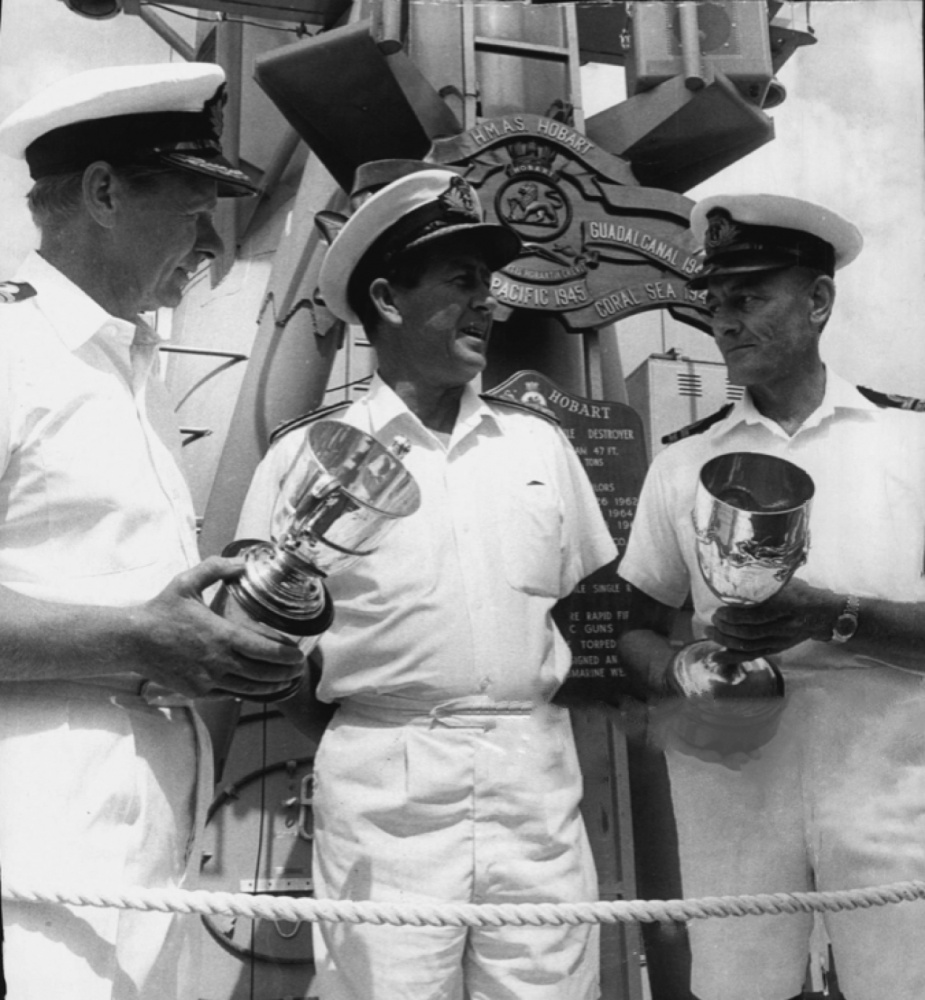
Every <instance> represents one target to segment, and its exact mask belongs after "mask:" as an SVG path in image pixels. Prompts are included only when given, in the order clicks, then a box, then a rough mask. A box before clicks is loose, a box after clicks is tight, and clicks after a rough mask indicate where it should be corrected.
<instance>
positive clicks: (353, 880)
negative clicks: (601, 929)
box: [314, 699, 600, 1000]
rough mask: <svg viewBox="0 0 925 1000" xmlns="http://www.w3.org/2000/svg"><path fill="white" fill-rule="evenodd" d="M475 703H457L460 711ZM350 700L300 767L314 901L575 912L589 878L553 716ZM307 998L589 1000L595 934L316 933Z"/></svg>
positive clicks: (570, 757)
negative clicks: (309, 783) (308, 770)
mask: <svg viewBox="0 0 925 1000" xmlns="http://www.w3.org/2000/svg"><path fill="white" fill-rule="evenodd" d="M475 701H476V700H475V699H473V702H475ZM425 711H426V710H423V711H422V713H421V714H420V715H417V716H413V715H411V714H407V713H405V714H403V713H401V712H395V711H394V710H391V711H390V710H389V709H386V708H383V707H381V706H380V705H368V706H362V705H359V704H357V703H356V702H355V700H351V702H349V703H348V704H347V705H346V706H345V707H342V708H341V709H340V710H339V711H338V713H337V715H336V716H335V718H334V720H333V721H332V723H331V725H330V727H329V728H328V730H327V732H326V733H325V735H324V737H323V739H322V741H321V745H320V747H319V751H318V756H317V759H316V785H315V796H314V809H315V838H316V841H315V847H316V852H315V865H314V871H315V891H316V895H317V896H318V897H319V898H333V899H351V900H375V901H384V902H390V903H407V904H414V903H416V902H417V903H427V904H433V903H434V902H435V901H443V902H466V903H468V902H473V903H522V902H553V903H556V902H586V901H592V900H595V899H597V879H596V875H595V870H594V864H593V860H592V857H591V853H590V848H589V845H588V841H587V836H586V833H585V829H584V825H583V823H582V820H581V816H580V814H579V811H578V805H579V802H580V799H581V775H580V772H579V769H578V760H577V755H576V751H575V746H574V742H573V738H572V732H571V724H570V720H569V716H568V713H567V711H565V710H564V709H560V708H556V707H552V706H542V707H538V708H534V709H533V710H532V711H531V710H530V708H529V707H527V708H526V709H524V708H521V710H520V711H519V713H518V712H517V711H516V710H514V711H512V712H509V711H508V710H506V709H505V708H504V707H503V706H497V707H494V708H493V707H492V706H490V705H486V704H485V703H484V701H483V700H480V701H479V702H478V703H476V704H474V705H473V704H466V703H465V702H459V703H453V704H449V705H446V706H439V707H437V708H435V709H432V710H431V711H430V712H429V713H426V714H425ZM317 931H318V933H316V959H317V961H318V984H319V994H320V996H321V998H322V1000H462V998H463V997H464V996H465V997H466V998H467V1000H565V998H568V1000H595V998H597V997H598V996H599V995H600V994H599V986H598V979H599V971H598V928H597V927H594V926H587V925H586V926H580V927H551V926H550V927H513V926H506V927H486V928H465V927H443V928H436V927H392V926H387V927H386V926H383V927H380V926H374V925H371V924H360V925H352V924H335V923H322V924H319V925H317Z"/></svg>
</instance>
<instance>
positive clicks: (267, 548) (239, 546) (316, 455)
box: [145, 420, 421, 705]
mask: <svg viewBox="0 0 925 1000" xmlns="http://www.w3.org/2000/svg"><path fill="white" fill-rule="evenodd" d="M407 451H408V443H407V441H406V440H405V439H404V438H401V437H397V438H396V439H395V440H394V441H392V443H391V445H390V446H389V447H388V448H386V447H385V446H384V445H382V444H380V443H379V442H378V441H377V440H376V439H375V438H373V437H372V436H370V435H369V434H366V433H364V432H363V431H361V430H358V429H357V428H355V427H353V426H351V425H350V424H346V423H343V422H341V421H338V420H318V421H316V422H315V423H313V424H312V425H311V427H310V428H309V431H308V435H307V437H306V440H305V443H304V444H303V446H302V448H301V450H300V451H299V453H298V455H297V456H296V459H295V461H294V462H293V464H292V466H291V468H290V469H289V471H288V473H287V474H286V477H285V479H284V480H283V483H282V485H281V488H280V492H279V497H278V499H277V502H276V506H275V508H274V510H273V515H272V521H271V540H270V541H263V540H254V539H238V540H237V541H235V542H232V543H231V544H230V545H229V546H228V547H227V548H226V549H225V550H224V552H223V553H222V554H223V555H225V556H237V557H240V558H242V559H243V560H244V571H243V573H242V574H241V576H240V577H238V578H237V579H234V580H230V581H228V582H226V583H223V584H222V585H221V587H220V589H219V591H218V592H217V594H216V596H215V597H214V598H213V600H212V602H211V605H210V606H211V608H212V610H213V611H215V612H216V613H217V614H220V615H222V616H223V617H225V618H227V619H229V620H232V621H234V622H236V623H238V624H242V625H247V626H250V627H252V628H256V629H258V630H264V629H267V628H269V629H273V630H275V631H277V632H282V633H283V634H285V635H289V636H298V637H299V645H300V647H301V648H302V650H303V652H305V653H308V652H309V651H310V650H311V649H312V648H313V647H314V645H315V643H316V642H317V641H318V639H320V637H321V635H322V633H323V632H324V631H325V630H326V629H328V628H329V627H330V625H331V622H332V621H333V617H334V607H333V602H332V601H331V597H330V594H329V593H328V590H327V588H326V587H325V584H324V581H325V578H326V577H328V576H330V575H332V574H336V573H339V572H342V571H343V570H344V569H346V568H347V567H349V566H351V565H352V564H353V563H354V562H355V561H356V560H357V559H360V558H362V557H363V556H364V555H368V554H369V553H370V552H372V551H373V550H374V549H375V548H376V546H377V545H378V544H379V543H380V542H381V540H382V538H383V537H384V536H385V534H386V533H387V532H388V530H389V529H390V528H391V527H392V525H394V524H395V523H396V522H397V521H398V519H399V518H403V517H407V516H408V515H409V514H413V513H414V511H416V510H417V509H418V507H419V506H420V502H421V496H420V490H419V488H418V485H417V483H416V482H415V480H414V478H413V476H412V475H411V474H410V473H409V472H408V470H407V469H406V468H405V466H404V464H403V463H402V461H401V458H402V456H403V455H404V454H406V453H407ZM300 684H301V680H299V681H297V682H295V683H294V684H293V685H291V686H290V687H289V688H287V689H286V690H283V691H281V692H276V693H274V694H272V695H262V696H257V695H255V696H250V695H249V696H248V700H252V701H262V702H269V701H282V700H283V699H285V698H288V697H290V696H291V695H292V694H293V693H294V692H295V691H296V690H297V689H298V687H299V685H300ZM213 696H217V697H231V696H232V695H231V694H230V693H229V694H223V692H221V691H220V690H218V689H216V690H215V692H214V695H213ZM145 697H146V699H147V700H148V701H149V702H150V703H152V704H159V705H168V704H172V703H173V702H174V701H176V700H177V696H175V695H173V694H172V693H171V692H168V691H166V689H161V688H159V687H158V686H157V685H148V687H147V688H146V691H145Z"/></svg>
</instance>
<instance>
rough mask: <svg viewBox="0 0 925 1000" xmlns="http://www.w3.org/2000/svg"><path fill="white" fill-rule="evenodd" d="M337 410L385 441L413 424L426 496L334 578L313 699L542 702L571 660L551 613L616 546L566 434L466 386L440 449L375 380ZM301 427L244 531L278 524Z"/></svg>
mask: <svg viewBox="0 0 925 1000" xmlns="http://www.w3.org/2000/svg"><path fill="white" fill-rule="evenodd" d="M335 417H336V419H339V420H343V421H345V422H346V423H349V424H352V425H354V426H356V427H358V428H359V429H360V430H363V431H365V432H366V433H369V434H372V435H373V436H374V437H375V438H376V439H377V440H379V441H380V442H381V443H383V444H385V445H386V446H388V445H389V444H390V443H391V442H392V439H393V438H394V437H395V436H396V435H402V436H404V437H406V438H407V439H408V440H409V441H410V443H411V450H410V452H409V453H408V454H407V455H406V456H405V457H404V459H403V461H404V463H405V465H406V467H407V468H408V470H409V472H411V474H412V475H413V476H414V477H415V479H416V480H417V483H418V486H419V487H420V489H421V495H422V503H421V507H420V509H419V510H418V511H416V512H415V513H414V514H412V515H410V516H408V517H406V518H403V519H400V520H399V521H398V522H397V523H396V524H395V525H394V526H393V527H392V528H391V530H390V531H389V533H388V534H387V535H386V537H385V539H384V540H383V542H382V544H381V546H380V547H379V548H378V550H377V551H376V552H375V553H373V554H372V555H369V556H365V557H363V558H361V559H359V560H358V562H357V563H356V564H355V565H354V566H353V567H351V568H350V569H349V570H347V571H346V572H345V573H343V574H342V575H341V576H336V575H335V576H332V577H331V578H330V579H329V580H328V581H327V584H328V588H329V590H330V592H331V596H332V598H333V599H334V604H335V617H334V624H333V626H332V628H331V629H330V631H328V632H327V633H325V635H324V636H323V637H322V639H321V643H320V649H321V652H322V654H323V660H324V674H323V679H322V681H321V684H320V686H319V692H318V693H319V697H321V698H322V699H323V700H326V701H339V700H342V699H344V698H361V699H369V698H375V699H377V701H378V700H381V699H383V698H385V699H393V700H394V703H395V704H396V705H398V706H413V705H426V706H432V705H435V704H437V703H440V702H444V701H447V700H449V699H453V698H463V697H470V696H473V695H475V696H484V697H485V699H487V700H489V701H508V700H543V699H547V698H548V697H549V696H550V695H551V693H552V692H553V691H555V689H556V687H557V686H558V684H559V683H560V682H561V681H562V679H563V678H564V677H565V674H566V672H567V671H568V667H569V663H570V654H569V650H568V646H567V644H566V643H565V641H564V640H563V639H562V637H561V635H560V634H559V632H558V631H557V629H556V628H555V626H554V624H553V622H552V619H551V617H550V610H551V608H552V606H553V605H554V604H555V603H556V601H557V600H559V599H560V598H562V597H565V596H567V595H568V594H569V593H571V591H572V590H573V588H574V587H575V586H576V584H578V582H579V581H580V580H582V579H583V578H584V577H586V576H587V575H588V574H590V573H592V572H593V571H594V570H596V569H598V568H599V567H601V566H603V565H605V564H606V563H608V562H610V561H611V560H612V559H613V558H614V557H615V555H616V550H615V547H614V544H613V541H612V540H611V538H610V535H609V533H608V531H607V528H606V525H605V523H604V520H603V517H602V516H601V513H600V509H599V506H598V503H597V500H596V498H595V496H594V491H593V490H592V488H591V485H590V483H589V481H588V478H587V475H586V474H585V472H584V469H583V468H582V466H581V463H580V461H579V459H578V458H577V456H576V455H575V452H574V450H573V449H572V447H571V445H570V444H569V443H568V441H567V440H566V439H565V437H564V435H562V433H561V432H560V431H559V430H558V428H556V427H555V426H554V425H552V424H550V423H549V422H548V421H546V420H544V419H542V418H541V417H538V416H534V415H532V414H529V413H523V412H518V411H514V410H509V409H508V408H506V407H503V406H493V405H491V404H489V403H486V402H484V401H482V400H481V399H480V398H479V396H478V395H477V393H476V392H475V390H474V389H473V388H472V387H471V386H467V387H466V390H465V393H464V395H463V398H462V402H461V405H460V411H459V416H458V418H457V421H456V426H455V428H454V431H453V435H452V438H451V440H450V442H449V446H448V448H447V447H445V446H444V445H443V444H442V443H441V442H440V441H439V440H438V438H437V437H436V436H434V435H433V434H431V433H430V431H428V430H427V429H426V428H425V427H424V426H423V425H422V424H421V422H420V421H419V420H418V419H417V417H415V416H414V415H413V414H412V413H411V412H410V411H409V410H408V409H407V408H406V407H405V405H404V404H403V403H402V402H401V400H400V399H399V398H398V396H397V395H396V394H395V393H394V392H393V391H392V390H391V389H390V388H389V387H388V386H387V385H385V383H383V382H382V381H381V380H380V379H379V378H378V377H376V378H375V379H374V380H373V383H372V385H371V388H370V391H369V393H368V394H367V395H366V397H364V398H363V399H362V400H359V401H358V402H356V403H354V404H352V405H351V406H350V407H349V409H347V410H345V411H339V412H337V413H336V414H335ZM304 439H305V435H304V432H301V433H300V432H299V431H297V430H294V431H290V432H289V433H287V434H285V435H284V436H283V437H282V438H280V439H279V440H278V441H277V442H276V443H275V444H274V446H273V447H272V448H271V450H270V452H269V453H268V455H267V457H266V458H265V459H264V462H263V463H262V464H261V466H260V468H259V469H258V471H257V474H256V476H255V479H254V483H253V485H252V487H251V491H250V493H249V495H248V499H247V501H246V503H245V506H244V510H243V513H242V517H241V522H240V524H239V529H238V535H239V537H249V538H267V537H269V528H268V524H269V518H270V515H271V512H272V508H273V503H274V500H275V497H276V495H277V493H278V491H279V483H280V481H281V480H282V478H283V476H284V475H285V473H286V471H287V470H288V469H289V467H290V465H291V463H292V461H293V458H294V456H295V454H296V453H297V451H298V449H299V448H300V447H301V445H302V442H303V440H304Z"/></svg>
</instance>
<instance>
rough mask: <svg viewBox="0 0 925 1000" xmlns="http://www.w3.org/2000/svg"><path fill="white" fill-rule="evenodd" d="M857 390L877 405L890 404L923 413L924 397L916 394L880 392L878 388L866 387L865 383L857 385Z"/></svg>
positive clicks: (897, 407)
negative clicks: (903, 394) (921, 397)
mask: <svg viewBox="0 0 925 1000" xmlns="http://www.w3.org/2000/svg"><path fill="white" fill-rule="evenodd" d="M858 392H859V393H860V394H861V395H862V396H866V397H867V399H869V400H870V401H871V402H872V403H876V404H877V406H891V407H894V408H895V409H898V410H914V411H915V412H916V413H925V399H919V398H918V397H916V396H900V395H898V394H897V393H895V392H880V391H879V390H878V389H868V388H867V386H866V385H859V386H858Z"/></svg>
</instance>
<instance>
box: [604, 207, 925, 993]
mask: <svg viewBox="0 0 925 1000" xmlns="http://www.w3.org/2000/svg"><path fill="white" fill-rule="evenodd" d="M691 227H692V229H693V232H694V234H695V235H696V236H697V237H698V238H699V239H700V240H701V241H702V243H703V247H704V258H703V259H704V264H703V270H702V271H701V272H700V273H699V274H698V275H697V276H696V277H695V278H694V280H693V282H692V284H693V285H694V286H695V287H697V288H702V289H705V290H706V303H707V305H708V307H709V309H710V321H711V326H712V332H713V336H714V338H715V340H716V344H717V346H718V347H719V349H720V351H721V352H722V354H723V357H724V359H725V362H726V365H727V368H728V372H729V380H730V381H731V382H733V383H736V384H739V385H743V386H745V389H746V391H745V394H744V397H743V399H741V400H740V401H738V402H737V403H736V404H735V405H734V406H732V407H731V408H730V410H729V412H728V413H726V414H725V415H722V416H720V417H719V418H718V419H717V420H715V421H707V422H705V423H704V425H703V426H702V427H701V428H700V429H699V433H692V434H690V435H688V436H686V437H684V438H683V439H681V440H678V441H676V442H675V443H673V444H671V445H669V447H667V448H666V449H664V450H663V451H662V452H661V453H660V454H659V455H658V456H657V457H656V459H655V461H654V462H653V463H652V466H651V468H650V470H649V473H648V475H647V478H646V481H645V484H644V487H643V490H642V494H641V497H640V502H639V507H638V511H637V516H636V519H635V521H634V524H633V529H632V532H631V537H630V540H629V543H628V545H627V550H626V554H625V557H624V559H623V561H622V563H621V565H620V574H621V575H622V576H624V577H625V578H626V579H627V580H628V581H630V582H631V583H632V584H633V585H634V586H635V587H636V588H637V590H638V600H639V607H638V611H639V615H640V617H639V618H638V619H637V620H638V621H639V622H640V627H639V628H637V629H634V630H633V631H631V632H628V633H626V634H625V635H624V636H623V637H622V638H621V642H620V648H619V652H620V654H621V662H622V663H623V664H624V666H626V667H627V668H628V669H629V670H630V671H631V672H632V673H633V674H634V675H635V676H636V677H638V678H639V679H640V680H641V681H642V682H643V683H644V684H645V686H646V687H647V688H648V690H649V692H650V695H649V696H650V698H651V699H652V700H653V702H654V703H655V705H661V706H662V708H664V709H665V710H666V711H667V710H668V708H667V706H668V702H667V701H666V699H667V697H668V694H667V691H668V689H667V687H666V674H667V671H668V668H669V665H670V663H671V660H672V657H673V650H672V649H671V647H670V645H669V643H668V638H667V637H668V635H669V634H670V631H671V628H672V624H673V621H674V617H675V615H676V612H677V609H678V608H679V607H680V606H681V605H682V603H683V602H684V601H685V598H686V596H687V594H688V592H689V591H690V592H691V593H692V596H693V604H694V622H693V628H694V633H695V636H696V637H697V638H700V637H703V636H705V635H706V636H708V637H710V638H713V639H715V640H716V641H718V642H719V643H720V644H721V645H723V646H725V647H727V649H729V650H730V651H731V652H730V654H729V656H730V658H734V659H738V660H748V659H750V658H754V657H758V656H771V657H774V658H776V659H777V661H778V663H779V665H780V667H781V669H782V672H783V675H784V678H785V684H786V691H787V701H786V702H785V705H784V708H783V711H782V713H781V715H780V724H779V727H778V729H777V732H776V733H775V735H774V736H773V738H771V740H770V742H768V743H766V744H765V745H763V746H762V747H761V748H760V749H759V750H757V751H756V752H755V754H754V755H753V756H751V757H748V756H744V755H740V756H739V757H737V758H734V757H729V756H723V755H722V753H712V754H704V753H700V754H699V755H698V751H697V750H696V748H693V747H691V746H689V745H684V744H683V743H680V742H672V743H671V745H669V747H668V749H667V751H666V752H667V758H668V763H669V771H670V775H671V788H672V799H673V804H674V809H675V815H676V817H677V824H678V844H679V853H680V860H681V871H682V879H683V887H684V893H685V895H687V896H697V897H699V896H707V895H724V894H735V895H738V894H750V893H764V892H780V891H783V892H788V891H800V890H813V889H815V890H829V889H848V888H856V887H861V886H869V885H873V884H875V883H876V884H881V883H887V882H898V881H902V880H906V879H922V878H925V829H923V826H922V817H923V816H925V785H923V783H922V782H921V780H920V779H921V777H922V776H923V775H925V737H923V727H922V719H923V718H925V685H923V678H922V675H923V673H925V654H923V652H922V651H923V649H925V575H923V569H922V567H923V563H925V421H923V420H922V417H921V416H920V415H919V414H917V413H915V412H914V411H912V410H902V409H897V408H887V407H883V406H880V405H878V404H877V402H875V401H874V400H873V399H871V398H869V395H870V394H867V395H865V394H864V393H861V392H859V391H858V390H857V389H856V388H855V387H854V386H853V385H850V384H849V383H848V382H846V381H845V380H843V379H842V378H840V377H839V376H838V375H837V374H836V373H835V372H833V371H832V370H831V368H829V367H828V366H827V365H826V364H824V363H823V361H822V359H821V357H820V351H819V343H820V338H821V336H822V332H823V328H826V330H827V332H826V336H838V331H837V328H836V329H829V326H830V325H831V326H834V323H833V324H830V318H831V316H832V313H833V308H834V305H835V280H834V279H835V275H836V273H838V271H839V269H840V268H841V267H844V266H846V265H848V264H849V263H850V262H851V261H852V260H853V259H854V258H855V257H856V256H857V254H858V253H859V252H860V249H861V245H862V240H861V236H860V234H859V232H858V230H857V229H856V228H855V227H854V226H853V225H852V224H851V223H850V222H848V221H847V220H845V219H843V218H841V217H840V216H839V215H838V214H836V213H835V212H833V211H831V210H830V209H828V208H825V207H823V206H820V205H816V204H812V203H809V202H806V201H802V200H799V199H795V198H788V197H780V196H777V195H734V196H725V195H720V196H716V197H711V198H707V199H705V200H703V201H701V202H699V203H698V204H697V205H695V207H694V210H693V213H692V216H691ZM849 321H850V317H849ZM740 451H749V452H764V453H767V454H770V455H776V456H779V457H781V458H785V459H787V460H789V461H790V462H792V463H794V464H796V465H798V466H800V467H802V468H803V469H805V470H806V471H807V472H808V473H809V475H810V476H811V477H812V480H813V482H814V484H815V495H814V497H813V500H812V507H811V513H810V531H809V535H810V543H809V552H808V557H807V560H806V563H805V565H803V566H802V567H800V568H799V569H798V570H797V572H796V575H795V576H794V578H793V579H792V580H791V581H790V582H789V583H788V584H786V585H785V586H784V588H783V589H782V590H781V591H780V592H779V593H778V594H777V595H775V596H774V597H772V598H770V599H768V600H767V601H765V602H764V603H762V604H758V605H754V606H751V607H725V606H722V605H721V604H720V602H719V600H718V598H717V597H715V596H714V595H713V594H712V592H711V591H710V590H709V588H708V586H707V584H706V583H705V581H704V578H703V576H702V574H701V573H700V571H699V568H698V565H697V555H696V551H697V550H696V543H695V538H694V534H693V532H694V528H693V524H692V519H691V511H692V509H693V507H694V495H695V490H696V484H697V481H698V477H699V473H700V469H701V468H702V467H703V465H704V464H705V463H706V462H707V461H708V460H709V459H711V458H713V457H714V456H716V455H720V454H725V453H730V452H740ZM655 705H654V706H653V708H654V707H655ZM655 714H656V716H658V714H659V713H658V711H657V710H656V711H655ZM913 775H915V777H914V778H912V777H911V776H913ZM901 776H905V777H901ZM907 778H909V779H911V780H906V779H907ZM881 824H887V825H888V827H889V835H888V836H884V831H883V829H882V826H881ZM823 919H824V921H825V926H826V931H827V933H828V936H829V938H830V939H831V942H832V947H833V951H834V956H835V967H836V970H837V972H838V978H839V984H840V986H841V988H842V989H843V990H844V994H845V996H846V997H848V998H850V1000H875V998H879V997H883V996H903V997H913V996H921V995H925V957H923V954H922V949H921V948H920V947H919V939H920V934H921V928H920V920H919V918H918V916H917V915H916V914H915V913H913V912H911V911H910V910H908V909H902V908H900V907H896V906H892V907H889V906H888V907H884V908H882V909H877V910H868V911H866V912H864V913H863V914H862V913H855V914H851V915H841V914H825V915H824V917H823ZM811 930H812V919H811V918H810V917H809V916H808V915H805V914H793V915H784V916H778V917H774V918H762V919H761V920H755V921H747V920H746V921H728V920H726V921H695V922H694V923H693V924H692V925H691V927H690V937H691V946H692V953H693V971H692V985H691V989H692V992H693V993H694V994H695V995H696V996H697V997H698V998H699V1000H742V998H744V997H754V996H762V997H765V998H767V1000H788V998H796V997H799V996H801V995H802V992H801V990H802V984H803V979H804V975H805V970H806V964H807V955H808V949H809V938H810V932H811Z"/></svg>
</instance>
